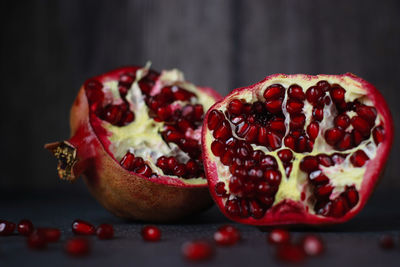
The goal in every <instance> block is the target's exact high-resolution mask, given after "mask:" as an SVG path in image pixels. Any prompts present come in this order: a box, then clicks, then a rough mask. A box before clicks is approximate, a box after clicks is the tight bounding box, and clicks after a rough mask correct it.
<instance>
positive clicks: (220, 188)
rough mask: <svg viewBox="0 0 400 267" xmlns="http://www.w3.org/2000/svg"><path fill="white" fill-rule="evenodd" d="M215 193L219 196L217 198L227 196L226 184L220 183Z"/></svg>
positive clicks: (216, 186)
mask: <svg viewBox="0 0 400 267" xmlns="http://www.w3.org/2000/svg"><path fill="white" fill-rule="evenodd" d="M215 193H216V194H217V196H226V189H225V183H224V182H218V183H217V184H216V185H215Z"/></svg>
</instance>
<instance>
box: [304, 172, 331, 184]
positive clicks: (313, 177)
mask: <svg viewBox="0 0 400 267" xmlns="http://www.w3.org/2000/svg"><path fill="white" fill-rule="evenodd" d="M308 178H310V181H311V182H312V183H313V184H316V185H324V184H327V183H329V178H328V177H327V176H326V175H325V174H323V173H322V171H320V170H317V171H313V172H312V173H310V174H309V175H308Z"/></svg>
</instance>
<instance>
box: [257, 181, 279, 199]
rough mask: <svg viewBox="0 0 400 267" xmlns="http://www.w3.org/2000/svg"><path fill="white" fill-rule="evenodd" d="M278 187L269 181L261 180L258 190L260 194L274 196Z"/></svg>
mask: <svg viewBox="0 0 400 267" xmlns="http://www.w3.org/2000/svg"><path fill="white" fill-rule="evenodd" d="M277 188H278V187H276V186H272V185H270V184H269V183H267V182H260V183H259V184H258V185H257V187H256V191H257V193H258V194H260V195H267V196H272V195H273V194H275V193H276V190H277Z"/></svg>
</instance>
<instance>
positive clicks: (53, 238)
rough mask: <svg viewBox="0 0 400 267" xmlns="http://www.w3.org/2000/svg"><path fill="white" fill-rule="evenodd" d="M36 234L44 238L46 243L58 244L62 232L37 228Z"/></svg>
mask: <svg viewBox="0 0 400 267" xmlns="http://www.w3.org/2000/svg"><path fill="white" fill-rule="evenodd" d="M35 232H37V233H39V234H40V235H42V236H44V238H45V239H46V242H57V241H58V240H60V237H61V231H60V229H57V228H37V229H36V230H35Z"/></svg>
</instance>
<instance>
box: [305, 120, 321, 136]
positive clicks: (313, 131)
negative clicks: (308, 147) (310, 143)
mask: <svg viewBox="0 0 400 267" xmlns="http://www.w3.org/2000/svg"><path fill="white" fill-rule="evenodd" d="M318 133H319V124H318V122H316V121H314V122H311V123H310V124H309V125H308V126H307V134H308V136H309V137H310V138H311V140H315V139H316V138H317V136H318Z"/></svg>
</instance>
